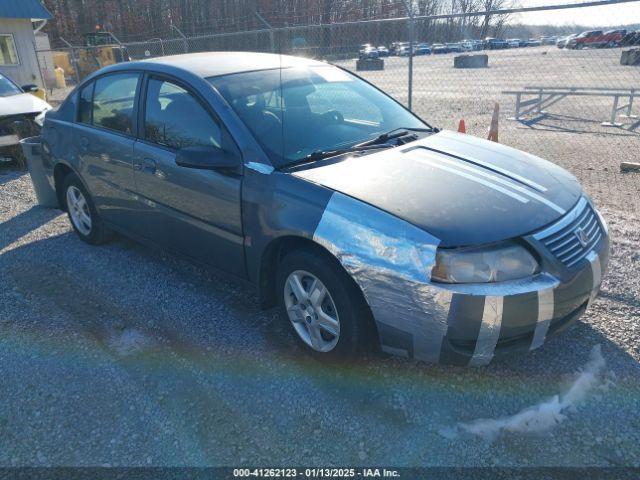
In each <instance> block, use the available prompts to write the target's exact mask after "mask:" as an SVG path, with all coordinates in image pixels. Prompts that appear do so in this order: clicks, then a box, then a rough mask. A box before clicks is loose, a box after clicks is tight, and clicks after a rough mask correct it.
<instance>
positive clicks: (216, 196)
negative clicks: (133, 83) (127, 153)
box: [133, 76, 245, 276]
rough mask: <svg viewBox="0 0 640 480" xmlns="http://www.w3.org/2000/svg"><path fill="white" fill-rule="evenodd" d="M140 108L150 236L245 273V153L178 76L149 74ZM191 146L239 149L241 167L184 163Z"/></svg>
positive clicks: (143, 196)
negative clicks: (181, 153)
mask: <svg viewBox="0 0 640 480" xmlns="http://www.w3.org/2000/svg"><path fill="white" fill-rule="evenodd" d="M141 107H142V109H143V113H142V114H141V119H142V125H141V127H140V134H139V137H140V138H139V140H138V141H137V142H136V143H135V146H134V161H133V166H134V179H135V188H136V190H137V192H138V194H139V196H140V201H141V204H142V211H143V212H144V213H143V215H144V222H145V224H144V227H145V229H146V234H145V236H147V237H148V239H149V240H151V241H152V242H153V243H155V244H157V245H159V246H161V247H163V248H166V249H169V250H172V251H175V252H178V253H180V254H183V255H186V256H188V257H190V258H193V259H195V260H198V261H201V262H204V263H207V264H210V265H213V266H215V267H217V268H220V269H222V270H226V271H228V272H230V273H234V274H237V275H240V276H244V274H245V268H244V251H243V237H242V222H241V213H240V201H241V197H240V191H241V181H242V177H241V175H240V172H241V159H240V153H239V151H238V149H237V147H236V145H235V144H234V142H233V140H232V138H231V136H230V135H229V133H228V132H227V131H226V129H225V128H224V126H223V125H222V124H221V122H220V121H219V120H218V119H217V117H216V116H215V115H214V114H213V112H212V111H211V109H210V108H209V107H208V106H207V105H206V103H205V102H204V101H203V100H202V99H200V98H199V97H198V96H197V95H196V94H195V93H194V92H193V91H191V90H190V89H189V87H188V86H186V85H185V84H182V83H181V82H179V81H178V80H174V79H170V78H165V77H162V76H148V77H147V78H146V80H145V86H144V88H143V97H142V101H141ZM188 146H216V147H221V148H224V149H225V150H226V151H228V152H234V153H236V154H237V158H238V168H237V169H236V170H224V171H215V170H200V169H194V168H186V167H181V166H178V165H177V164H176V153H177V152H178V150H179V149H181V148H184V147H188Z"/></svg>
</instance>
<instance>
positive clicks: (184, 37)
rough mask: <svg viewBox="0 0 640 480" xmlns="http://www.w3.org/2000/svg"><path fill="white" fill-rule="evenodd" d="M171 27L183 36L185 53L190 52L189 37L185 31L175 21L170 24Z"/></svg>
mask: <svg viewBox="0 0 640 480" xmlns="http://www.w3.org/2000/svg"><path fill="white" fill-rule="evenodd" d="M169 28H172V29H174V30H175V31H176V32H178V35H180V36H181V37H182V44H183V46H184V53H188V52H189V41H188V40H187V37H186V36H185V35H184V33H182V31H181V30H180V29H179V28H178V27H176V26H175V25H174V24H173V23H172V24H171V25H169Z"/></svg>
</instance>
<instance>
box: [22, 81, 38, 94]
mask: <svg viewBox="0 0 640 480" xmlns="http://www.w3.org/2000/svg"><path fill="white" fill-rule="evenodd" d="M20 88H21V89H22V91H23V92H24V93H31V92H37V91H38V86H37V85H36V84H34V83H30V84H28V85H22V87H20Z"/></svg>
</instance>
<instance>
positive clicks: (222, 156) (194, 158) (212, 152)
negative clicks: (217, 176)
mask: <svg viewBox="0 0 640 480" xmlns="http://www.w3.org/2000/svg"><path fill="white" fill-rule="evenodd" d="M239 163H240V162H239V159H238V157H237V155H234V154H233V153H229V152H227V151H226V150H223V149H222V148H220V147H214V146H207V147H185V148H181V149H180V150H178V153H177V155H176V164H177V165H179V166H180V167H185V168H197V169H201V170H229V169H234V168H237V167H238V165H239Z"/></svg>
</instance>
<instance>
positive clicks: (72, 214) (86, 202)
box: [62, 173, 111, 245]
mask: <svg viewBox="0 0 640 480" xmlns="http://www.w3.org/2000/svg"><path fill="white" fill-rule="evenodd" d="M62 196H63V198H64V203H65V207H66V210H67V215H68V217H69V222H71V226H72V227H73V229H74V230H75V232H76V233H77V234H78V236H79V237H80V239H81V240H82V241H83V242H86V243H88V244H90V245H100V244H102V243H105V242H107V241H108V240H109V239H110V238H111V231H110V230H109V229H108V228H107V227H106V226H105V225H104V223H103V222H102V220H101V219H100V217H99V215H98V212H97V210H96V207H95V204H94V203H93V199H92V198H91V195H89V192H88V191H87V189H86V188H85V187H84V185H83V184H82V182H81V181H80V178H79V177H78V175H76V174H75V173H70V174H68V175H67V176H66V177H65V179H64V183H63V187H62ZM74 199H75V200H74ZM74 201H75V202H76V203H75V205H74V204H73V202H74ZM82 201H83V202H82ZM83 215H84V216H86V218H88V220H89V221H88V222H87V221H85V220H84V218H85V217H84V216H83Z"/></svg>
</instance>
